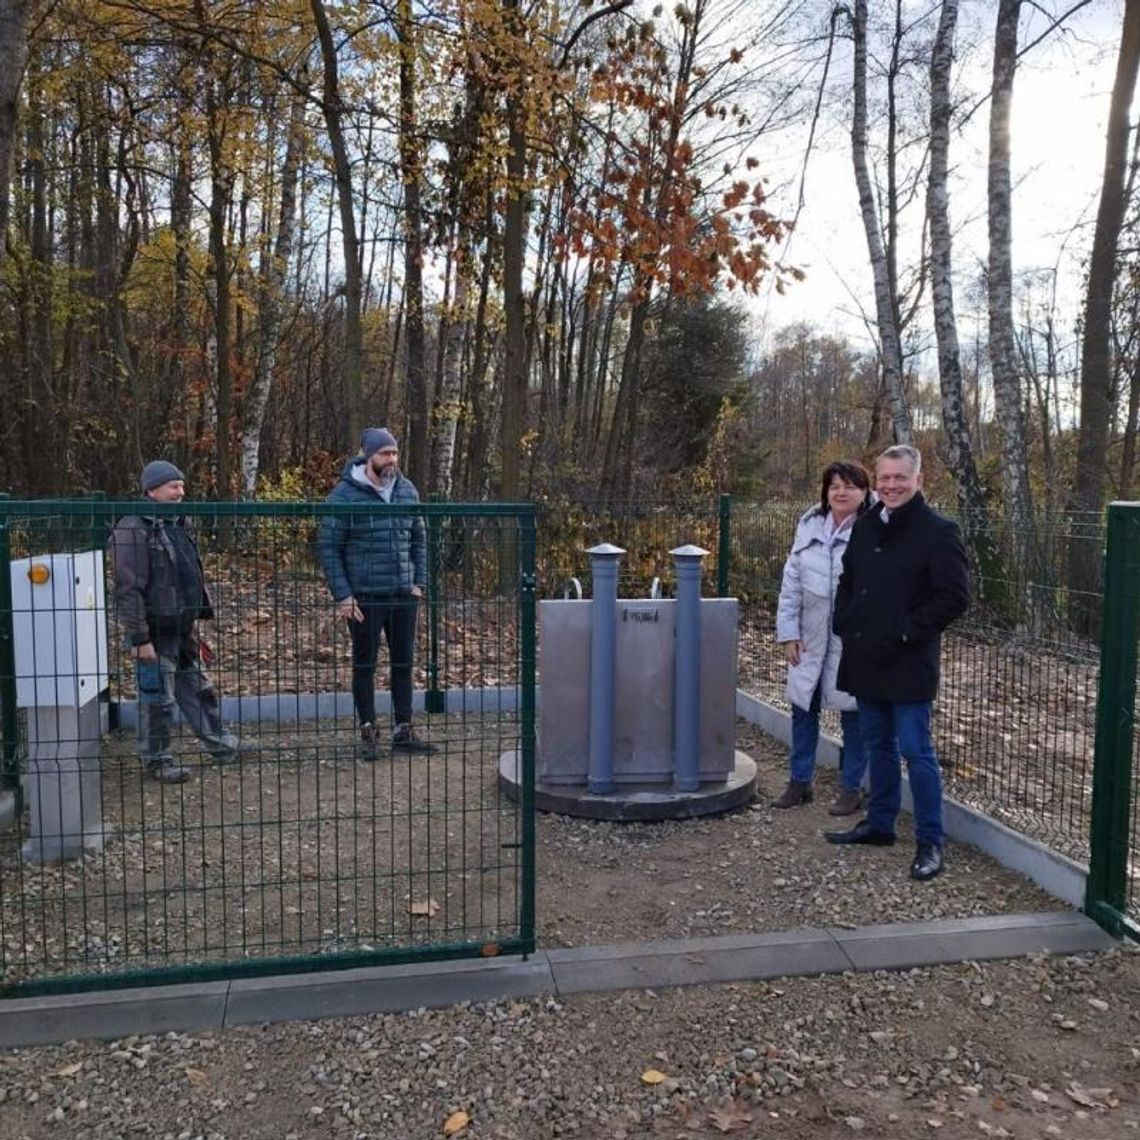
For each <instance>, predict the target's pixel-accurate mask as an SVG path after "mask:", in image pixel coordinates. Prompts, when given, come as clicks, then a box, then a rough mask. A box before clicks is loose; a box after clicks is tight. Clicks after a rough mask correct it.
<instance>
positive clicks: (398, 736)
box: [392, 724, 435, 754]
mask: <svg viewBox="0 0 1140 1140" xmlns="http://www.w3.org/2000/svg"><path fill="white" fill-rule="evenodd" d="M392 751H393V752H420V753H425V754H426V753H428V752H434V751H435V745H434V744H429V743H428V742H427V741H426V740H424V738H423V737H422V736H417V735H416V730H415V729H414V728H412V726H411V725H410V724H401V725H397V726H396V731H395V732H394V733H392Z"/></svg>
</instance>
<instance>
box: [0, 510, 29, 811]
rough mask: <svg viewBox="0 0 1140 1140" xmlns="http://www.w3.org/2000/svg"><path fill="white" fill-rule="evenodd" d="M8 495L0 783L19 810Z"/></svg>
mask: <svg viewBox="0 0 1140 1140" xmlns="http://www.w3.org/2000/svg"><path fill="white" fill-rule="evenodd" d="M8 498H9V496H8V495H7V494H4V493H0V716H2V722H0V723H2V730H3V734H4V754H3V757H2V758H0V785H2V786H3V787H6V788H11V789H13V790H14V791H15V793H16V810H17V811H19V810H20V809H22V807H23V804H22V802H21V796H20V751H19V735H20V731H19V725H20V722H19V718H18V716H17V713H16V631H15V615H14V614H13V613H12V540H11V534H10V532H9V525H10V516H9V515H8V513H7V510H6V509H5V508H6V504H7V501H8Z"/></svg>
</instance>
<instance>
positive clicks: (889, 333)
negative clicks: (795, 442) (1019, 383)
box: [851, 0, 912, 443]
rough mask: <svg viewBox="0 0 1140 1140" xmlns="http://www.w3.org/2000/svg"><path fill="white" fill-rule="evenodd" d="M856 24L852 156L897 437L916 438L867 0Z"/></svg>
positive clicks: (859, 3) (859, 5)
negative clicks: (871, 96)
mask: <svg viewBox="0 0 1140 1140" xmlns="http://www.w3.org/2000/svg"><path fill="white" fill-rule="evenodd" d="M852 25H853V32H854V37H855V99H854V103H855V109H854V114H853V116H852V120H851V157H852V161H853V163H854V166H855V184H856V186H858V188H859V209H860V212H861V213H862V215H863V230H864V232H865V233H866V236H867V253H868V255H869V256H870V259H871V272H872V274H873V275H874V281H875V320H876V324H877V325H878V328H879V351H880V355H881V358H882V366H883V382H884V384H885V386H886V389H887V397H888V400H889V402H890V409H891V426H892V427H893V429H894V435H895V441H896V442H897V443H911V442H912V432H911V426H910V409H909V408H908V407H907V402H906V393H905V392H904V391H903V368H902V346H901V344H900V342H899V330H898V323H897V322H896V320H895V312H896V309H897V305H896V303H895V300H894V299H893V298H892V296H891V285H890V275H889V272H888V267H887V253H886V250H885V248H884V247H883V234H882V230H881V228H880V225H879V212H878V208H877V207H876V205H875V191H874V187H873V186H872V184H871V168H870V164H869V162H868V160H867V0H856V3H855V12H854V17H853V20H852Z"/></svg>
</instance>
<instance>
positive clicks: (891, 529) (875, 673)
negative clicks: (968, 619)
mask: <svg viewBox="0 0 1140 1140" xmlns="http://www.w3.org/2000/svg"><path fill="white" fill-rule="evenodd" d="M882 511H883V504H882V503H877V504H876V505H875V506H874V507H872V508H871V509H870V510H869V511H868V512H867V513H866V514H865V515H863V516H862V518H860V519H859V520H858V521H857V522H856V523H855V529H854V530H853V531H852V532H851V540H850V541H849V542H848V544H847V550H846V552H845V553H844V555H843V574H842V575H841V577H840V579H839V588H838V590H837V591H836V595H835V617H834V620H833V628H834V630H835V632H836V633H837V634H838V635H839V636H840V638H842V640H843V653H842V656H841V657H840V660H839V687H840V688H841V689H843V690H845V691H846V692H848V693H851V694H852V695H853V696H855V697H864V698H866V699H868V700H878V701H901V702H917V701H932V700H934V698H935V696H937V694H938V675H939V656H940V654H941V652H942V636H941V635H942V631H943V630H944V629H945V628H946V627H947V626H948V625H949V624H950V623H951V622H952V621H953V620H954V619H955V618H957V617H960V616H961V615H962V614H963V613H964V612H965V611H966V607H967V606H968V605H969V604H970V570H969V563H968V561H967V558H966V549H965V547H964V546H963V544H962V535H961V533H960V532H959V530H958V527H957V524H956V523H953V522H951V520H950V519H948V518H945V517H944V516H942V515H940V514H938V512H937V511H934V510H931V508H930V507H928V506H927V505H926V500H925V499H924V498H923V497H922V495H921V493H920V494H917V495H915V496H914V498H913V499H911V500H910V501H909V502H908V503H906V504H905V505H904V506H902V507H900V508H899V509H898V510H896V511H892V512H891V515H890V520H889V521H888V522H886V523H884V522H883V518H882Z"/></svg>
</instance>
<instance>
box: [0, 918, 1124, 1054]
mask: <svg viewBox="0 0 1140 1140" xmlns="http://www.w3.org/2000/svg"><path fill="white" fill-rule="evenodd" d="M1113 945H1115V941H1114V940H1113V939H1112V938H1111V937H1110V936H1109V935H1107V934H1105V932H1104V931H1103V930H1101V929H1100V927H1098V926H1097V925H1096V924H1095V923H1093V922H1092V921H1091V920H1090V919H1088V918H1086V917H1085V916H1084V915H1081V914H1078V913H1076V912H1074V911H1061V912H1056V913H1044V914H1015V915H1002V916H1000V917H997V918H967V919H946V920H942V921H938V922H915V923H898V924H894V925H889V926H868V927H861V928H859V929H854V930H847V929H840V928H838V927H825V928H820V929H806V930H798V931H785V932H780V933H774V934H743V935H730V936H727V937H722V938H693V939H683V940H679V941H675V942H645V943H628V944H624V945H617V946H585V947H581V948H578V949H572V950H541V951H539V952H538V953H536V954H533V955H531V957H530V958H528V959H525V960H524V959H521V958H515V957H512V958H491V959H479V960H474V961H460V962H430V963H422V964H417V965H411V966H378V967H369V968H367V969H356V970H326V971H324V972H321V973H313V974H290V975H286V976H278V977H267V978H243V979H240V980H235V981H228V982H226V981H222V982H202V983H196V984H193V985H172V986H151V987H146V988H139V989H123V990H104V991H101V992H99V993H88V994H65V995H54V996H51V997H38V998H12V999H9V1000H3V999H0V1048H15V1047H19V1046H30V1045H45V1044H52V1043H55V1042H61V1041H69V1040H78V1039H88V1038H96V1039H100V1038H101V1039H112V1038H118V1037H127V1036H130V1035H133V1034H145V1033H166V1032H169V1031H172V1030H173V1031H177V1032H200V1031H202V1030H209V1029H221V1028H224V1027H226V1026H230V1025H248V1024H260V1023H264V1022H272V1021H289V1020H296V1019H299V1018H318V1017H352V1016H357V1015H360V1014H369V1013H388V1012H393V1011H398V1010H405V1009H418V1008H420V1007H421V1006H447V1005H453V1004H455V1003H456V1002H461V1001H472V1002H479V1001H491V1000H495V999H498V998H524V997H535V996H538V995H541V994H554V995H563V994H573V993H582V992H586V991H598V990H621V989H645V988H654V989H656V988H660V987H664V986H686V985H699V984H702V983H715V982H739V981H748V980H759V979H763V978H779V977H796V976H810V975H815V974H838V973H843V972H845V971H847V970H857V971H870V970H905V969H909V968H911V967H913V966H933V965H938V964H940V963H947V962H961V961H981V960H983V959H994V958H1016V957H1021V956H1023V955H1026V954H1036V953H1051V954H1077V953H1084V952H1087V951H1096V950H1105V949H1108V948H1109V947H1111V946H1113Z"/></svg>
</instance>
